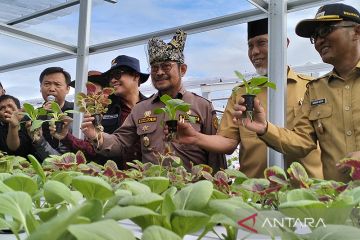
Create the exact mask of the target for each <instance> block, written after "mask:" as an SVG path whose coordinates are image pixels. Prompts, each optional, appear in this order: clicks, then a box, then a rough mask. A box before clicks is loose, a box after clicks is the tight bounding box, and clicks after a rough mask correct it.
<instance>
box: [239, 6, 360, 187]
mask: <svg viewBox="0 0 360 240" xmlns="http://www.w3.org/2000/svg"><path fill="white" fill-rule="evenodd" d="M295 31H296V33H297V34H298V35H299V36H301V37H306V38H310V41H311V42H312V43H313V44H314V46H315V49H316V50H317V51H318V52H319V54H320V56H321V58H322V60H323V62H325V63H329V64H331V65H333V66H334V69H333V70H332V71H331V72H330V73H328V74H326V75H324V76H322V77H320V78H318V79H316V80H313V81H311V82H310V83H309V84H308V89H307V91H306V93H305V96H304V101H303V104H302V107H301V109H300V111H299V112H298V115H297V116H296V118H297V121H296V125H295V127H294V129H293V130H292V131H290V130H288V129H283V128H279V127H277V126H275V125H273V124H271V123H270V122H267V121H266V114H265V110H264V108H263V107H261V105H260V102H259V100H256V101H255V111H254V112H255V113H256V114H255V116H254V120H255V121H252V122H251V121H250V120H249V119H242V117H241V115H242V112H243V111H244V110H245V107H244V106H243V99H242V98H240V99H239V101H238V104H236V105H235V106H234V117H235V118H237V119H239V120H240V122H241V121H242V122H244V124H245V127H246V128H247V129H249V130H251V131H253V132H255V133H256V134H257V135H259V136H260V138H261V139H262V140H263V141H264V142H265V143H267V144H268V145H269V146H271V147H273V148H274V149H275V150H277V151H280V152H283V153H288V154H294V155H297V156H299V157H302V156H305V155H306V154H308V153H309V152H310V151H311V150H313V149H315V148H316V146H317V144H316V142H317V141H318V142H319V145H320V149H321V160H322V164H323V170H324V178H325V179H333V180H337V181H344V182H346V181H349V180H350V177H349V173H348V172H347V171H345V170H344V169H339V168H337V167H336V163H337V162H338V161H339V160H340V159H341V158H343V157H345V156H347V155H351V154H353V153H354V152H357V153H358V152H359V150H360V122H359V120H360V117H359V116H360V114H359V112H360V107H359V106H360V105H359V104H358V103H359V102H360V96H359V92H360V14H359V12H358V11H357V10H356V9H355V8H353V7H351V6H348V5H345V4H340V3H337V4H328V5H324V6H322V7H320V8H319V10H318V12H317V13H316V16H315V18H314V19H306V20H303V21H301V22H300V23H298V25H297V26H296V29H295Z"/></svg>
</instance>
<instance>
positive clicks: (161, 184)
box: [140, 177, 170, 194]
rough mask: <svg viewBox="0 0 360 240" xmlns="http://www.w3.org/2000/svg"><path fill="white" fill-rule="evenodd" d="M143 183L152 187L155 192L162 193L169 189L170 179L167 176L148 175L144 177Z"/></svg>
mask: <svg viewBox="0 0 360 240" xmlns="http://www.w3.org/2000/svg"><path fill="white" fill-rule="evenodd" d="M140 182H141V183H143V184H145V185H147V186H149V187H150V189H151V191H152V192H154V193H158V194H160V193H162V192H164V191H165V190H166V189H168V187H169V184H170V181H169V179H168V178H165V177H146V178H143V179H142V180H141V181H140Z"/></svg>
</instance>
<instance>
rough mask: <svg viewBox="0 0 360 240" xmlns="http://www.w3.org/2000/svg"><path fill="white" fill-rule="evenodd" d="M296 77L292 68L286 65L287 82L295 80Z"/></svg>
mask: <svg viewBox="0 0 360 240" xmlns="http://www.w3.org/2000/svg"><path fill="white" fill-rule="evenodd" d="M297 79H298V76H297V74H296V73H295V72H294V70H292V68H290V67H289V66H288V67H287V80H288V82H289V80H290V81H294V82H297Z"/></svg>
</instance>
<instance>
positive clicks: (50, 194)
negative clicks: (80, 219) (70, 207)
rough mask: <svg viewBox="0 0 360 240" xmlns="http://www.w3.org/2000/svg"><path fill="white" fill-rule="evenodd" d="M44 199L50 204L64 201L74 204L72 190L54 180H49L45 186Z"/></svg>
mask: <svg viewBox="0 0 360 240" xmlns="http://www.w3.org/2000/svg"><path fill="white" fill-rule="evenodd" d="M44 197H45V200H46V201H47V202H48V203H50V204H57V203H60V202H62V201H64V200H65V201H67V202H68V203H72V198H71V191H70V189H69V188H68V187H67V186H66V185H65V184H63V183H61V182H58V181H54V180H48V181H47V182H46V183H45V184H44Z"/></svg>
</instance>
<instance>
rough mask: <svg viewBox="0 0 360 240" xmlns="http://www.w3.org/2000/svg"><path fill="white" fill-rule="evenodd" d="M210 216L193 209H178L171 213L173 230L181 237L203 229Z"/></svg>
mask: <svg viewBox="0 0 360 240" xmlns="http://www.w3.org/2000/svg"><path fill="white" fill-rule="evenodd" d="M209 219H210V217H209V216H208V215H206V214H204V213H202V212H198V211H192V210H176V211H175V212H174V213H173V214H172V215H171V226H172V230H173V231H174V232H175V233H177V234H178V235H179V236H180V237H184V236H185V235H186V234H190V233H194V232H197V231H199V230H200V229H202V228H203V227H204V226H205V225H206V224H207V222H208V221H209Z"/></svg>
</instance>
